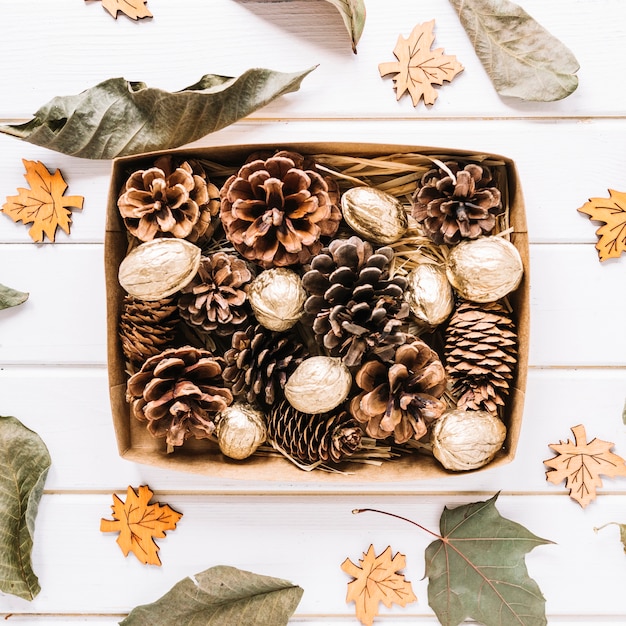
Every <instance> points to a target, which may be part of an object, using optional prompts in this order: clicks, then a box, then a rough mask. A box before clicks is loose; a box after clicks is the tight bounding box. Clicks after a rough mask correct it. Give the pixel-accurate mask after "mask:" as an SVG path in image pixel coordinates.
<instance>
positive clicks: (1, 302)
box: [0, 284, 28, 311]
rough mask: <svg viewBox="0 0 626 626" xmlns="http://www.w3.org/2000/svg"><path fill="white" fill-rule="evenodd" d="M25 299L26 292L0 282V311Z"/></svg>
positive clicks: (26, 298) (21, 302) (26, 297)
mask: <svg viewBox="0 0 626 626" xmlns="http://www.w3.org/2000/svg"><path fill="white" fill-rule="evenodd" d="M26 300H28V294H27V293H24V292H23V291H17V289H11V287H6V286H5V285H2V284H0V311H2V309H8V308H10V307H12V306H17V305H18V304H23V303H24V302H26Z"/></svg>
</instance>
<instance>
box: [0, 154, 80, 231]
mask: <svg viewBox="0 0 626 626" xmlns="http://www.w3.org/2000/svg"><path fill="white" fill-rule="evenodd" d="M22 163H24V167H25V168H26V174H24V178H26V181H27V182H28V184H29V185H30V189H23V188H21V187H20V188H18V190H17V191H18V194H19V195H17V196H9V197H8V198H7V201H6V204H4V205H3V207H2V212H3V213H5V214H6V215H8V216H9V217H10V218H11V219H12V220H13V221H14V222H23V223H24V224H32V227H31V229H30V230H29V231H28V234H29V235H30V236H31V238H32V239H33V241H35V242H36V243H40V242H42V241H43V237H44V235H47V237H48V239H50V241H54V236H55V233H56V230H57V228H62V229H63V230H64V231H65V232H66V233H67V234H68V235H69V234H70V224H71V223H72V219H71V217H70V216H71V215H72V212H71V211H70V208H73V209H82V208H83V201H84V198H83V197H82V196H64V195H63V194H64V193H65V190H66V189H67V183H66V182H65V181H64V180H63V176H62V175H61V172H60V171H59V170H56V171H55V172H54V174H51V173H50V172H49V171H48V168H47V167H46V166H45V165H44V164H43V163H42V162H41V161H37V162H35V161H27V160H26V159H22Z"/></svg>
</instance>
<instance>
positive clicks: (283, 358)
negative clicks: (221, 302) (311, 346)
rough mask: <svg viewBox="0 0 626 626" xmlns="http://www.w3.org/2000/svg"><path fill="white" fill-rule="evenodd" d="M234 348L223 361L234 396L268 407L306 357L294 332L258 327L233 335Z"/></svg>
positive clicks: (226, 377)
mask: <svg viewBox="0 0 626 626" xmlns="http://www.w3.org/2000/svg"><path fill="white" fill-rule="evenodd" d="M231 341H232V347H231V349H230V350H227V351H226V354H225V355H224V358H225V360H226V368H225V369H224V380H225V381H226V382H229V383H231V386H232V392H233V394H234V395H235V396H244V397H245V398H246V399H247V400H248V402H250V403H253V402H255V401H257V400H258V401H259V402H262V403H265V404H267V405H269V406H271V405H273V404H274V403H275V402H276V401H277V400H278V399H280V398H281V397H282V390H283V388H284V386H285V383H286V382H287V379H288V378H289V376H290V375H291V373H292V372H293V371H294V370H295V369H296V367H298V365H299V364H300V363H301V362H302V360H303V359H304V357H305V356H306V350H305V348H304V345H303V344H302V343H301V342H300V340H299V339H298V338H297V337H296V336H295V335H293V334H292V333H279V332H275V331H272V330H268V329H267V328H265V327H263V326H261V325H260V324H257V325H252V324H251V325H250V326H248V328H247V329H246V330H245V331H237V332H236V333H234V334H233V336H232V340H231Z"/></svg>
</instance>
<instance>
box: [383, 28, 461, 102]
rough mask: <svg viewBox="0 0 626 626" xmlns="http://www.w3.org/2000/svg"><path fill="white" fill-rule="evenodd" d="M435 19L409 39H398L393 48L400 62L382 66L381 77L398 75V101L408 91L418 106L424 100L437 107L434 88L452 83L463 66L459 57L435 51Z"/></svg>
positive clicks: (418, 29) (413, 33) (440, 50)
mask: <svg viewBox="0 0 626 626" xmlns="http://www.w3.org/2000/svg"><path fill="white" fill-rule="evenodd" d="M434 27H435V20H431V21H430V22H424V24H418V25H417V26H416V27H415V28H414V29H413V31H412V32H411V34H410V35H409V38H408V39H404V37H402V35H399V36H398V42H397V43H396V47H395V48H394V49H393V53H394V55H395V57H396V58H397V59H398V61H397V62H388V63H380V64H379V65H378V71H379V72H380V75H381V76H387V74H396V76H394V78H393V82H394V86H395V89H396V100H400V98H401V97H402V96H403V95H404V94H405V93H406V92H407V91H408V92H409V93H410V94H411V98H412V100H413V106H414V107H416V106H417V105H418V103H419V101H420V98H422V97H423V98H424V103H425V104H435V100H436V99H437V95H438V94H437V90H436V89H435V88H434V87H433V85H443V81H444V80H447V81H451V80H452V79H453V78H454V77H455V76H456V75H457V74H458V73H459V72H462V71H463V69H464V68H463V66H462V65H461V64H460V63H459V62H458V61H457V60H456V57H455V56H452V55H448V54H444V53H443V48H437V49H436V50H431V49H430V47H431V46H432V45H433V41H434V40H435V35H434V34H433V28H434Z"/></svg>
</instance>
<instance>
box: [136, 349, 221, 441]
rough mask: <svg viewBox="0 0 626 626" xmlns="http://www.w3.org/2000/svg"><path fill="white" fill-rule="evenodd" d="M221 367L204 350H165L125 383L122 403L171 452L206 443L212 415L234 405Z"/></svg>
mask: <svg viewBox="0 0 626 626" xmlns="http://www.w3.org/2000/svg"><path fill="white" fill-rule="evenodd" d="M222 366H223V360H222V359H220V358H217V357H214V356H213V355H212V354H211V353H210V352H209V351H208V350H202V349H198V348H193V347H191V346H184V347H182V348H168V349H167V350H164V351H163V352H161V353H159V354H157V355H156V356H153V357H150V358H149V359H148V360H147V361H146V362H145V363H144V364H143V366H142V367H141V369H140V370H139V371H138V372H137V373H136V374H134V375H133V376H131V377H130V378H129V380H128V384H127V388H126V400H127V402H129V403H130V405H131V410H132V413H133V415H134V416H135V417H136V418H137V419H138V420H140V421H143V422H147V427H148V431H149V432H150V433H151V434H152V435H153V436H154V437H159V438H160V437H163V438H165V441H166V443H167V450H168V452H171V451H172V450H173V449H174V447H175V446H181V445H182V444H183V442H184V441H185V439H188V438H189V437H193V438H195V439H207V438H209V437H210V436H211V434H212V433H213V431H214V430H215V422H214V418H215V416H216V414H217V413H219V412H220V411H222V410H223V409H225V408H226V407H227V406H229V405H230V404H231V403H232V401H233V395H232V393H231V392H230V390H229V389H226V388H225V387H224V381H223V379H222Z"/></svg>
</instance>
